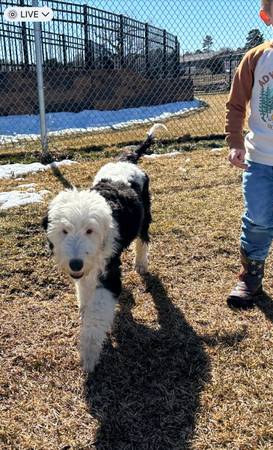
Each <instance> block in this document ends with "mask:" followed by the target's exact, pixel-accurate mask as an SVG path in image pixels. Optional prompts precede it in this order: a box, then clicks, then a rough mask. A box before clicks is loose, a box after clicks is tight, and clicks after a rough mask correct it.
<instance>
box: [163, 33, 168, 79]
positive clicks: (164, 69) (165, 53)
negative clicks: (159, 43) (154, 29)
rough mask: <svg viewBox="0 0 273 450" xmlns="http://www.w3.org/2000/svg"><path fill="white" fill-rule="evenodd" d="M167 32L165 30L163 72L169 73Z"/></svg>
mask: <svg viewBox="0 0 273 450" xmlns="http://www.w3.org/2000/svg"><path fill="white" fill-rule="evenodd" d="M167 69H168V68H167V32H166V30H163V73H164V76H166V75H167Z"/></svg>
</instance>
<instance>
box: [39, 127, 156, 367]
mask: <svg viewBox="0 0 273 450" xmlns="http://www.w3.org/2000/svg"><path fill="white" fill-rule="evenodd" d="M156 128H158V125H156V126H154V127H152V129H151V130H150V131H149V133H148V138H147V139H146V141H145V142H144V143H143V144H142V145H141V146H140V147H139V148H138V149H136V150H135V151H133V152H131V153H129V154H127V155H124V156H123V157H121V158H120V160H119V161H118V162H115V163H109V164H106V165H105V166H103V167H102V168H101V169H100V170H99V172H98V173H97V175H96V177H95V180H94V183H93V186H92V188H91V190H88V191H78V190H76V189H73V190H66V191H62V192H60V193H59V194H58V195H57V196H56V197H55V198H54V199H53V201H52V202H51V203H50V205H49V210H48V215H47V217H46V218H45V219H44V221H43V224H44V227H45V228H46V229H47V237H48V241H49V245H50V248H51V250H52V252H53V254H54V256H55V259H56V262H57V264H58V266H59V267H60V268H61V269H62V270H63V271H64V272H65V273H67V274H68V275H70V276H71V277H72V278H73V279H74V280H75V284H76V292H77V297H78V300H79V305H80V311H81V319H82V327H81V359H82V364H83V367H84V369H85V370H86V371H88V372H92V371H93V369H94V367H95V365H96V364H97V362H98V360H99V356H100V352H101V348H102V345H103V341H104V340H105V337H106V334H107V332H108V331H110V329H111V326H112V323H113V319H114V312H115V305H116V301H117V298H118V296H119V294H120V292H121V269H120V266H121V261H120V257H121V253H122V252H123V250H124V249H126V248H127V247H128V246H129V245H130V244H131V242H132V241H133V240H134V239H136V245H135V249H136V255H135V268H136V270H137V271H138V272H139V273H141V274H144V273H145V272H147V270H148V242H149V225H150V223H151V211H150V194H149V178H148V176H147V174H146V173H145V172H144V171H143V170H141V169H140V168H139V167H137V166H136V163H137V161H138V159H139V158H140V157H141V156H142V154H143V153H145V152H146V151H147V149H148V148H149V146H150V145H151V143H152V142H153V133H154V131H155V129H156Z"/></svg>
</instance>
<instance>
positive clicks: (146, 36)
mask: <svg viewBox="0 0 273 450" xmlns="http://www.w3.org/2000/svg"><path fill="white" fill-rule="evenodd" d="M145 70H146V73H147V74H148V75H149V72H150V52H149V24H148V23H145Z"/></svg>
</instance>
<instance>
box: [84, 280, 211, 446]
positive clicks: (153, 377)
mask: <svg viewBox="0 0 273 450" xmlns="http://www.w3.org/2000/svg"><path fill="white" fill-rule="evenodd" d="M144 281H145V284H146V289H147V290H148V291H149V292H150V293H151V296H152V298H153V301H154V304H155V308H156V310H157V314H158V329H156V327H155V329H151V328H148V327H147V326H145V325H142V324H139V323H136V322H135V321H134V320H133V317H132V314H131V306H132V305H133V303H134V301H133V297H132V295H131V294H130V293H129V292H127V291H123V294H122V296H121V309H120V312H119V313H118V315H117V317H116V321H115V326H114V329H113V340H114V346H112V345H110V343H108V344H106V346H105V348H104V351H103V354H102V358H101V362H100V364H99V365H98V366H97V368H96V370H95V372H94V373H93V374H91V375H89V376H88V377H87V379H86V383H85V395H86V400H87V403H88V405H89V408H90V412H91V414H92V415H93V416H95V417H96V418H97V419H98V421H99V423H100V426H99V429H98V432H97V435H96V442H95V443H94V444H93V445H95V447H94V448H96V449H99V450H104V449H105V450H122V449H125V448H126V449H128V450H130V449H136V450H144V449H147V450H148V449H156V450H160V449H162V450H167V449H168V450H172V449H173V450H174V449H189V448H190V439H191V438H192V435H193V431H194V428H195V421H196V413H197V410H198V407H199V396H200V392H201V391H202V387H203V385H204V383H205V382H206V381H208V380H209V379H210V363H209V359H208V357H207V355H206V353H205V350H204V343H203V341H202V340H201V338H200V337H198V335H197V334H196V333H195V331H194V330H193V328H192V327H191V326H190V325H189V324H188V323H187V322H186V320H185V318H184V317H183V314H182V313H181V311H180V310H179V309H178V308H176V307H175V306H174V305H173V304H172V302H171V300H170V299H169V297H168V295H167V293H166V290H165V288H164V286H163V284H162V283H161V281H160V280H159V279H158V278H157V277H156V276H152V275H149V276H146V277H145V278H144ZM92 448H93V447H92Z"/></svg>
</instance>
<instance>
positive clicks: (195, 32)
mask: <svg viewBox="0 0 273 450" xmlns="http://www.w3.org/2000/svg"><path fill="white" fill-rule="evenodd" d="M85 3H86V1H85ZM88 4H89V5H90V6H94V7H97V8H101V9H106V10H108V11H112V12H115V13H119V14H126V15H127V16H130V17H132V18H135V19H137V20H140V21H143V22H148V23H150V24H152V25H154V26H157V27H159V28H165V29H166V30H167V31H168V32H169V33H172V34H175V35H177V36H178V39H179V42H180V48H181V52H185V51H195V50H197V49H202V43H203V39H204V37H205V36H206V35H207V34H208V35H211V36H212V37H213V41H214V46H213V48H214V49H215V50H218V49H219V48H223V47H229V48H235V49H236V48H238V47H243V46H244V44H245V42H246V36H247V35H248V32H249V31H250V30H251V29H253V28H259V29H260V31H261V32H262V33H263V34H264V37H265V39H266V40H268V39H271V38H272V37H273V30H272V29H271V27H266V26H265V25H264V24H263V22H261V20H260V19H259V16H258V13H259V5H260V2H259V0H92V1H89V2H88Z"/></svg>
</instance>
